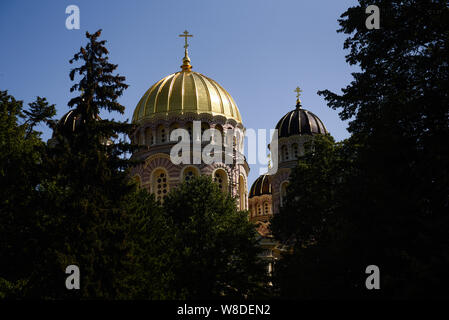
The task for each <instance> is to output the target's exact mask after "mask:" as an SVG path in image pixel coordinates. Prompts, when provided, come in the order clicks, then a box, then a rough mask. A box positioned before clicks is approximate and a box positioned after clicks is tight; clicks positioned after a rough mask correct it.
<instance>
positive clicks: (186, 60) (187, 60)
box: [179, 30, 193, 71]
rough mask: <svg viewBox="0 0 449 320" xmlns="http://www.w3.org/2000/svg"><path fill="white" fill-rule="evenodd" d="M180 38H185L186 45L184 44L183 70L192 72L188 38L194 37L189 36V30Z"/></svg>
mask: <svg viewBox="0 0 449 320" xmlns="http://www.w3.org/2000/svg"><path fill="white" fill-rule="evenodd" d="M179 36H180V37H184V40H185V44H184V58H183V59H182V66H181V69H182V70H184V71H190V69H192V66H191V65H190V58H189V55H188V52H187V48H188V47H189V44H188V43H187V38H188V37H193V35H192V34H189V32H188V31H187V30H185V31H184V32H183V34H180V35H179Z"/></svg>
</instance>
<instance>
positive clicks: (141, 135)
mask: <svg viewBox="0 0 449 320" xmlns="http://www.w3.org/2000/svg"><path fill="white" fill-rule="evenodd" d="M138 135H139V140H138V144H139V145H141V146H143V145H144V144H145V132H144V131H143V130H142V129H140V130H139V133H138Z"/></svg>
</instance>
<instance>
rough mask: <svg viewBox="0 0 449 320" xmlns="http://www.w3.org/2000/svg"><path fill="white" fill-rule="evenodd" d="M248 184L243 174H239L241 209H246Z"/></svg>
mask: <svg viewBox="0 0 449 320" xmlns="http://www.w3.org/2000/svg"><path fill="white" fill-rule="evenodd" d="M245 190H246V185H245V179H244V178H243V176H242V175H240V176H239V199H240V210H246V192H245Z"/></svg>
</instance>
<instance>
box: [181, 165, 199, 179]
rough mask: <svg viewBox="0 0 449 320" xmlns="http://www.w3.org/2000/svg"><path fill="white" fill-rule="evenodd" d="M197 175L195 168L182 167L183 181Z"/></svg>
mask: <svg viewBox="0 0 449 320" xmlns="http://www.w3.org/2000/svg"><path fill="white" fill-rule="evenodd" d="M197 176H198V171H197V169H196V168H193V167H188V168H186V169H184V173H183V178H184V181H190V180H192V178H194V177H197Z"/></svg>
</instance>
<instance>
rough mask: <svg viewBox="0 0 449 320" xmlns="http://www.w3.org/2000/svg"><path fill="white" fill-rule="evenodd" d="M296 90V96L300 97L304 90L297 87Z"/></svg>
mask: <svg viewBox="0 0 449 320" xmlns="http://www.w3.org/2000/svg"><path fill="white" fill-rule="evenodd" d="M295 92H296V98H297V99H299V96H300V95H301V92H302V90H301V88H300V87H296V89H295Z"/></svg>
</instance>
